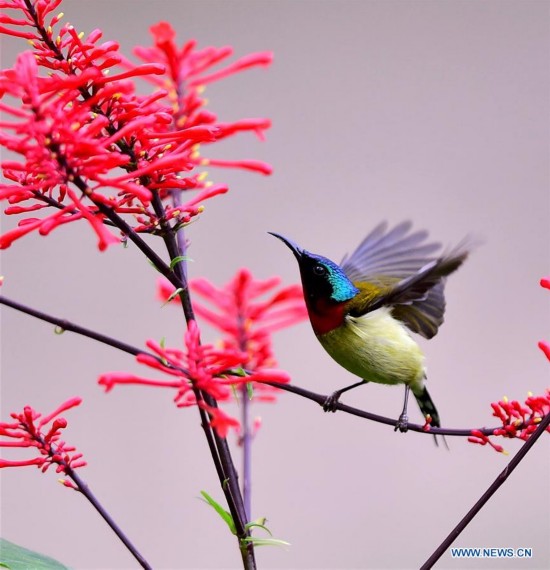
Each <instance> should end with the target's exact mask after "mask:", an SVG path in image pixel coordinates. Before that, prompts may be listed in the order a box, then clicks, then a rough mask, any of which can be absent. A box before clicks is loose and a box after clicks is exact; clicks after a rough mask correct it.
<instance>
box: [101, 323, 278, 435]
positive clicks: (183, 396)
mask: <svg viewBox="0 0 550 570" xmlns="http://www.w3.org/2000/svg"><path fill="white" fill-rule="evenodd" d="M184 340H185V347H186V350H185V351H183V350H180V349H177V348H166V347H164V346H161V345H159V344H158V343H157V342H155V341H152V340H149V341H148V342H147V347H148V348H149V349H150V350H151V351H152V352H153V353H154V355H153V354H145V353H142V354H139V355H138V356H137V357H136V360H137V361H138V362H139V363H140V364H143V365H145V366H148V367H149V368H152V369H154V370H157V371H159V372H162V373H163V374H164V375H166V376H167V377H168V379H163V380H160V379H153V378H145V377H142V376H137V375H134V374H129V373H126V372H111V373H107V374H103V375H102V376H101V377H100V378H99V384H100V385H101V386H103V387H104V388H105V391H107V392H109V391H110V390H112V389H113V388H114V387H115V386H116V385H122V384H134V385H142V386H153V387H159V388H170V389H172V390H174V391H175V396H174V402H175V403H176V405H177V406H178V407H186V406H192V405H194V404H197V403H198V404H199V405H200V406H201V407H203V408H204V409H207V411H209V413H211V415H212V416H213V417H212V426H213V427H214V428H216V429H217V430H218V433H219V434H220V435H222V434H224V433H227V427H235V428H236V427H238V422H237V421H236V420H233V418H230V417H229V416H227V415H225V414H223V415H222V413H221V411H220V412H216V413H213V412H212V411H211V409H210V408H209V407H208V408H207V407H205V406H206V404H205V403H204V402H203V401H202V400H200V398H199V399H197V395H198V394H199V392H205V393H207V394H209V395H210V396H211V397H212V398H214V399H215V400H217V401H227V400H230V399H231V396H232V389H231V387H232V386H235V385H239V384H243V383H246V382H253V381H271V382H283V383H284V382H288V381H289V377H288V375H287V374H286V373H285V372H283V371H280V370H274V369H258V370H255V371H254V372H253V373H252V374H246V373H245V372H244V370H243V366H244V365H245V363H246V361H247V354H246V353H244V352H242V351H239V350H236V349H232V348H223V349H216V348H214V347H213V346H212V345H208V344H204V345H202V344H201V343H200V337H199V329H198V327H197V324H196V322H195V321H190V322H189V327H188V329H187V332H186V333H185V339H184Z"/></svg>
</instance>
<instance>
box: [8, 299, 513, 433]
mask: <svg viewBox="0 0 550 570" xmlns="http://www.w3.org/2000/svg"><path fill="white" fill-rule="evenodd" d="M0 305H6V306H7V307H11V308H12V309H15V310H16V311H19V312H21V313H25V314H27V315H30V316H32V317H35V318H37V319H39V320H41V321H45V322H47V323H51V324H53V325H56V326H58V327H59V328H61V329H63V330H65V331H70V332H74V333H76V334H79V335H81V336H85V337H87V338H91V339H93V340H97V341H98V342H101V343H102V344H106V345H108V346H112V347H113V348H117V349H118V350H121V351H123V352H126V353H128V354H131V355H133V356H137V355H138V354H146V355H148V356H150V357H152V358H155V359H157V360H158V361H159V362H161V359H160V358H159V357H158V356H157V355H155V354H152V353H150V352H148V351H146V350H143V349H141V348H137V347H135V346H132V345H129V344H127V343H125V342H122V341H119V340H117V339H114V338H111V337H109V336H107V335H104V334H101V333H98V332H96V331H93V330H91V329H88V328H85V327H83V326H80V325H77V324H75V323H72V322H70V321H68V320H67V319H62V318H59V317H54V316H53V315H49V314H47V313H43V312H41V311H37V310H36V309H32V308H30V307H27V306H25V305H22V304H21V303H18V302H16V301H13V300H11V299H8V298H7V297H4V296H2V295H0ZM163 364H164V365H166V363H163ZM180 371H181V372H183V373H184V374H187V371H186V370H184V369H180ZM227 372H229V371H227ZM262 383H263V384H268V385H269V386H273V387H275V388H279V389H281V390H284V391H286V392H291V393H293V394H297V395H298V396H302V397H303V398H306V399H308V400H312V401H313V402H316V403H317V404H319V405H320V406H322V405H323V404H324V403H325V401H326V399H327V396H326V395H323V394H317V393H315V392H311V391H310V390H306V389H305V388H300V387H299V386H295V385H293V384H281V383H279V382H268V381H264V382H262ZM336 409H337V410H339V411H341V412H345V413H347V414H351V415H352V416H357V417H360V418H364V419H367V420H371V421H373V422H378V423H381V424H385V425H388V426H392V427H395V425H396V423H397V420H395V419H393V418H387V417H385V416H380V415H378V414H373V413H371V412H366V411H364V410H360V409H359V408H354V407H352V406H347V405H346V404H342V403H341V402H338V403H337V404H336ZM501 427H502V426H497V427H493V428H487V427H484V428H462V429H450V428H436V427H430V429H429V430H426V429H425V427H424V425H420V424H409V430H410V431H414V432H418V433H428V434H432V435H434V434H435V435H450V436H458V437H469V436H471V435H472V431H474V430H478V431H480V432H481V433H483V434H484V435H493V434H494V431H495V429H500V428H501ZM518 428H519V429H521V426H518Z"/></svg>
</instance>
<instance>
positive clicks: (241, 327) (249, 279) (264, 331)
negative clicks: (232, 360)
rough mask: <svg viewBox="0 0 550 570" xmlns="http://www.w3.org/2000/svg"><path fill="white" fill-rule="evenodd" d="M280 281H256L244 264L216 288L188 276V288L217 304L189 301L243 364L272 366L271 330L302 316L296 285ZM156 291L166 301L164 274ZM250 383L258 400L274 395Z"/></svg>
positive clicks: (167, 287)
mask: <svg viewBox="0 0 550 570" xmlns="http://www.w3.org/2000/svg"><path fill="white" fill-rule="evenodd" d="M280 282H281V280H280V278H279V277H272V278H270V279H266V280H265V281H260V280H256V279H254V277H253V276H252V274H251V273H250V271H249V270H248V269H241V270H239V271H238V272H237V274H236V275H235V277H234V278H233V279H232V280H231V281H230V282H229V283H227V284H226V285H224V286H223V287H221V288H218V287H216V286H214V285H213V284H212V283H210V282H209V281H208V280H206V279H194V280H191V281H190V283H189V286H190V289H191V290H192V291H193V292H195V293H196V294H198V295H199V296H200V297H202V298H203V299H205V300H207V301H208V302H209V303H210V304H211V305H213V306H214V307H215V308H216V309H217V310H216V311H214V310H212V309H211V308H209V307H207V306H206V305H204V304H202V303H199V302H197V301H194V303H193V307H194V309H195V312H196V314H197V315H198V316H199V317H201V318H203V319H204V320H205V321H206V322H208V323H209V324H211V325H213V326H214V327H216V328H217V329H219V330H220V331H221V332H222V333H223V346H224V348H226V349H231V350H238V351H242V352H244V353H246V359H245V361H244V363H243V365H244V366H245V367H246V368H247V369H248V370H258V369H264V368H266V367H271V366H275V365H276V361H275V357H274V355H273V351H272V346H271V334H272V333H273V332H274V331H277V330H279V329H282V328H285V327H288V326H291V325H293V324H295V323H298V322H300V321H301V320H303V319H305V318H306V316H307V311H306V308H305V304H304V300H303V295H302V289H301V287H300V286H299V285H291V286H288V287H283V288H279V285H280ZM157 292H158V296H159V298H160V299H161V300H163V301H165V302H166V301H167V300H168V299H169V298H170V297H171V295H172V294H173V292H174V287H173V286H172V285H171V284H170V283H169V282H168V281H167V280H166V279H159V281H158V289H157ZM268 294H269V296H268V297H267V298H265V296H266V295H268ZM173 302H177V299H174V300H173ZM256 387H257V388H258V391H259V393H260V396H259V399H263V400H268V401H271V400H273V399H274V396H275V390H274V389H273V388H271V387H270V386H266V385H260V384H258V385H256Z"/></svg>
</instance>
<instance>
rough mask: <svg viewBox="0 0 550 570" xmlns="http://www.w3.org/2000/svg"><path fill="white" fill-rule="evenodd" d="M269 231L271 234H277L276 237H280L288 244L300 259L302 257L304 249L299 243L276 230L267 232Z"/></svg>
mask: <svg viewBox="0 0 550 570" xmlns="http://www.w3.org/2000/svg"><path fill="white" fill-rule="evenodd" d="M267 233H268V234H271V235H272V236H275V237H276V238H279V239H280V240H281V241H282V242H283V243H284V244H286V245H287V246H288V248H289V249H290V250H291V251H292V253H293V254H294V256H295V257H296V259H297V260H298V261H300V260H301V259H302V254H303V252H304V250H303V249H302V248H301V247H299V246H298V244H296V243H295V242H293V241H292V240H290V239H288V238H286V237H285V236H282V235H281V234H277V233H275V232H267Z"/></svg>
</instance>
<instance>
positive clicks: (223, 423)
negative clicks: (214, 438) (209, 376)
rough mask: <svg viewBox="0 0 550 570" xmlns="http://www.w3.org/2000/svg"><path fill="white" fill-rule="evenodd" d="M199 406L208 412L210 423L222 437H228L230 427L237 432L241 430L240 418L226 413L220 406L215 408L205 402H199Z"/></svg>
mask: <svg viewBox="0 0 550 570" xmlns="http://www.w3.org/2000/svg"><path fill="white" fill-rule="evenodd" d="M199 406H200V407H201V408H202V409H203V410H206V411H207V412H208V415H209V416H210V425H211V426H212V427H213V428H214V429H215V430H216V432H217V433H218V435H219V436H220V437H227V434H228V432H229V430H230V429H234V430H236V431H237V432H238V431H239V430H240V428H241V424H240V422H239V420H237V419H236V418H233V417H231V416H230V415H228V414H226V413H225V412H224V411H223V410H221V409H220V408H214V407H212V406H209V405H208V404H205V403H204V402H199Z"/></svg>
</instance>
